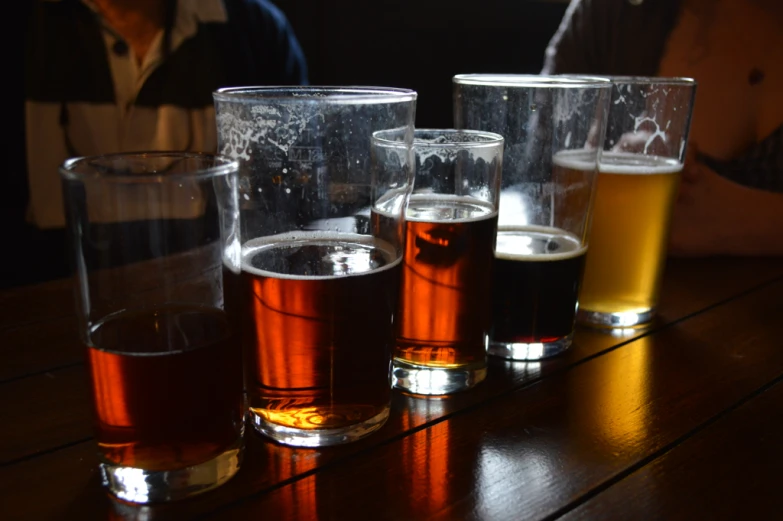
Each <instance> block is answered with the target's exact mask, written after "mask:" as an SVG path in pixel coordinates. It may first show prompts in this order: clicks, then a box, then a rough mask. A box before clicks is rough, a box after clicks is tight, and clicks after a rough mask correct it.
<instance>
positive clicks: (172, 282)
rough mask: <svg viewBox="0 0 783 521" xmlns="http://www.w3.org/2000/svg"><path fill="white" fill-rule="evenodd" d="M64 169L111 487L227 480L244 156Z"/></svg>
mask: <svg viewBox="0 0 783 521" xmlns="http://www.w3.org/2000/svg"><path fill="white" fill-rule="evenodd" d="M60 175H61V179H62V183H63V197H64V202H65V209H66V220H67V226H68V232H69V235H70V241H71V246H72V253H73V256H72V258H73V261H74V267H75V272H76V310H77V315H78V318H79V322H80V327H79V331H80V334H81V336H82V339H83V341H84V343H85V344H86V346H87V350H86V351H87V356H86V362H87V373H88V374H89V376H90V383H91V389H92V398H93V404H94V407H95V437H96V440H97V443H98V451H99V452H98V453H99V460H100V472H101V477H102V480H103V484H104V486H106V487H108V490H109V491H110V492H112V493H113V494H115V495H116V496H117V497H119V498H121V499H124V500H127V501H131V502H137V503H154V502H162V501H169V500H176V499H181V498H185V497H189V496H192V495H195V494H198V493H200V492H204V491H207V490H210V489H212V488H215V487H217V486H218V485H220V484H222V483H224V482H225V481H226V480H228V479H229V478H231V477H232V476H233V475H234V474H235V473H236V472H237V470H238V469H239V465H240V462H241V460H242V447H243V444H242V434H243V425H244V423H243V417H244V412H245V407H244V400H243V394H242V370H241V351H240V349H239V340H238V338H237V336H236V331H237V328H236V324H235V323H234V321H233V317H232V316H231V315H230V314H229V313H227V311H226V305H225V302H226V293H230V288H229V287H228V285H227V284H228V282H229V281H228V280H227V279H226V277H225V274H226V273H230V270H228V269H226V266H225V265H224V257H225V255H224V254H225V251H226V248H227V247H229V246H230V244H231V242H232V241H233V238H234V237H235V236H236V233H237V184H236V182H237V164H236V163H235V162H233V161H230V160H228V159H225V158H221V157H216V156H212V155H206V154H192V153H180V152H170V153H169V152H160V153H128V154H114V155H104V156H95V157H84V158H75V159H70V160H68V161H66V162H65V163H64V164H63V165H62V167H61V169H60Z"/></svg>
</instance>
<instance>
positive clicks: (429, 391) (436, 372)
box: [392, 358, 487, 396]
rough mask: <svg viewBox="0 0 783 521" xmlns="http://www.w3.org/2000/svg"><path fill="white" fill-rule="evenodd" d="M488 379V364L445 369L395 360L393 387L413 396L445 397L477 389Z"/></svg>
mask: <svg viewBox="0 0 783 521" xmlns="http://www.w3.org/2000/svg"><path fill="white" fill-rule="evenodd" d="M486 377H487V366H486V364H481V365H478V364H474V365H471V366H465V367H457V368H448V369H447V368H444V367H429V366H426V365H419V364H412V363H410V362H406V361H404V360H400V359H397V358H395V359H394V370H393V371H392V385H393V386H394V387H396V388H397V389H400V390H401V391H405V392H408V393H411V394H426V395H430V396H433V395H443V394H452V393H456V392H459V391H464V390H466V389H470V388H471V387H475V386H476V385H477V384H479V383H481V382H482V381H483V380H484V378H486Z"/></svg>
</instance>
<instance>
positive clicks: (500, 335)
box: [490, 226, 587, 352]
mask: <svg viewBox="0 0 783 521" xmlns="http://www.w3.org/2000/svg"><path fill="white" fill-rule="evenodd" d="M586 252H587V248H585V247H583V246H581V244H580V241H579V239H578V238H576V237H575V236H573V235H571V234H569V233H567V232H565V231H563V230H560V229H557V228H547V227H533V226H530V227H524V226H520V227H514V226H508V227H506V226H502V227H500V229H499V230H498V236H497V246H496V252H495V266H494V283H493V286H492V308H493V309H492V321H493V322H492V329H491V332H490V346H491V345H492V344H497V343H500V344H532V343H543V344H546V343H551V342H557V341H559V340H562V339H564V338H566V337H568V336H569V335H570V334H571V332H572V331H573V329H574V319H575V315H576V304H577V295H578V292H579V282H580V280H581V277H582V270H583V269H584V261H585V253H586ZM490 352H492V349H491V348H490Z"/></svg>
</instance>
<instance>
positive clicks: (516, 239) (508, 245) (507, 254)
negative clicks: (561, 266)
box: [495, 226, 587, 262]
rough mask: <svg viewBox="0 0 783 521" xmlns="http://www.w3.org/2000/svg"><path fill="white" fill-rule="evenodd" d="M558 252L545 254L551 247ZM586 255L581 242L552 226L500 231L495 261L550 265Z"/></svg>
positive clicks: (521, 227) (523, 227)
mask: <svg viewBox="0 0 783 521" xmlns="http://www.w3.org/2000/svg"><path fill="white" fill-rule="evenodd" d="M553 243H554V244H556V245H557V248H558V251H549V252H544V251H541V250H544V249H545V248H547V247H550V246H551V244H553ZM585 253H587V246H582V244H581V241H580V240H579V238H578V237H577V236H576V235H574V234H572V233H568V232H567V231H565V230H561V229H560V228H551V227H549V226H501V227H499V228H498V236H497V244H496V247H495V257H496V258H498V259H504V260H512V261H526V262H551V261H559V260H566V259H572V258H574V257H579V256H580V255H584V254H585Z"/></svg>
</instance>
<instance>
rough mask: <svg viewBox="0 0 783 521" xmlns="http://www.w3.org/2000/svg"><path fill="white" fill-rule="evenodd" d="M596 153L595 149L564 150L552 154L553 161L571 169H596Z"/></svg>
mask: <svg viewBox="0 0 783 521" xmlns="http://www.w3.org/2000/svg"><path fill="white" fill-rule="evenodd" d="M596 155H597V154H596V151H594V150H563V151H561V152H558V153H557V154H555V155H554V156H552V162H553V163H554V164H555V165H557V166H559V167H561V168H570V169H571V170H596V167H597V166H598V165H597V161H596V159H597V157H596Z"/></svg>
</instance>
